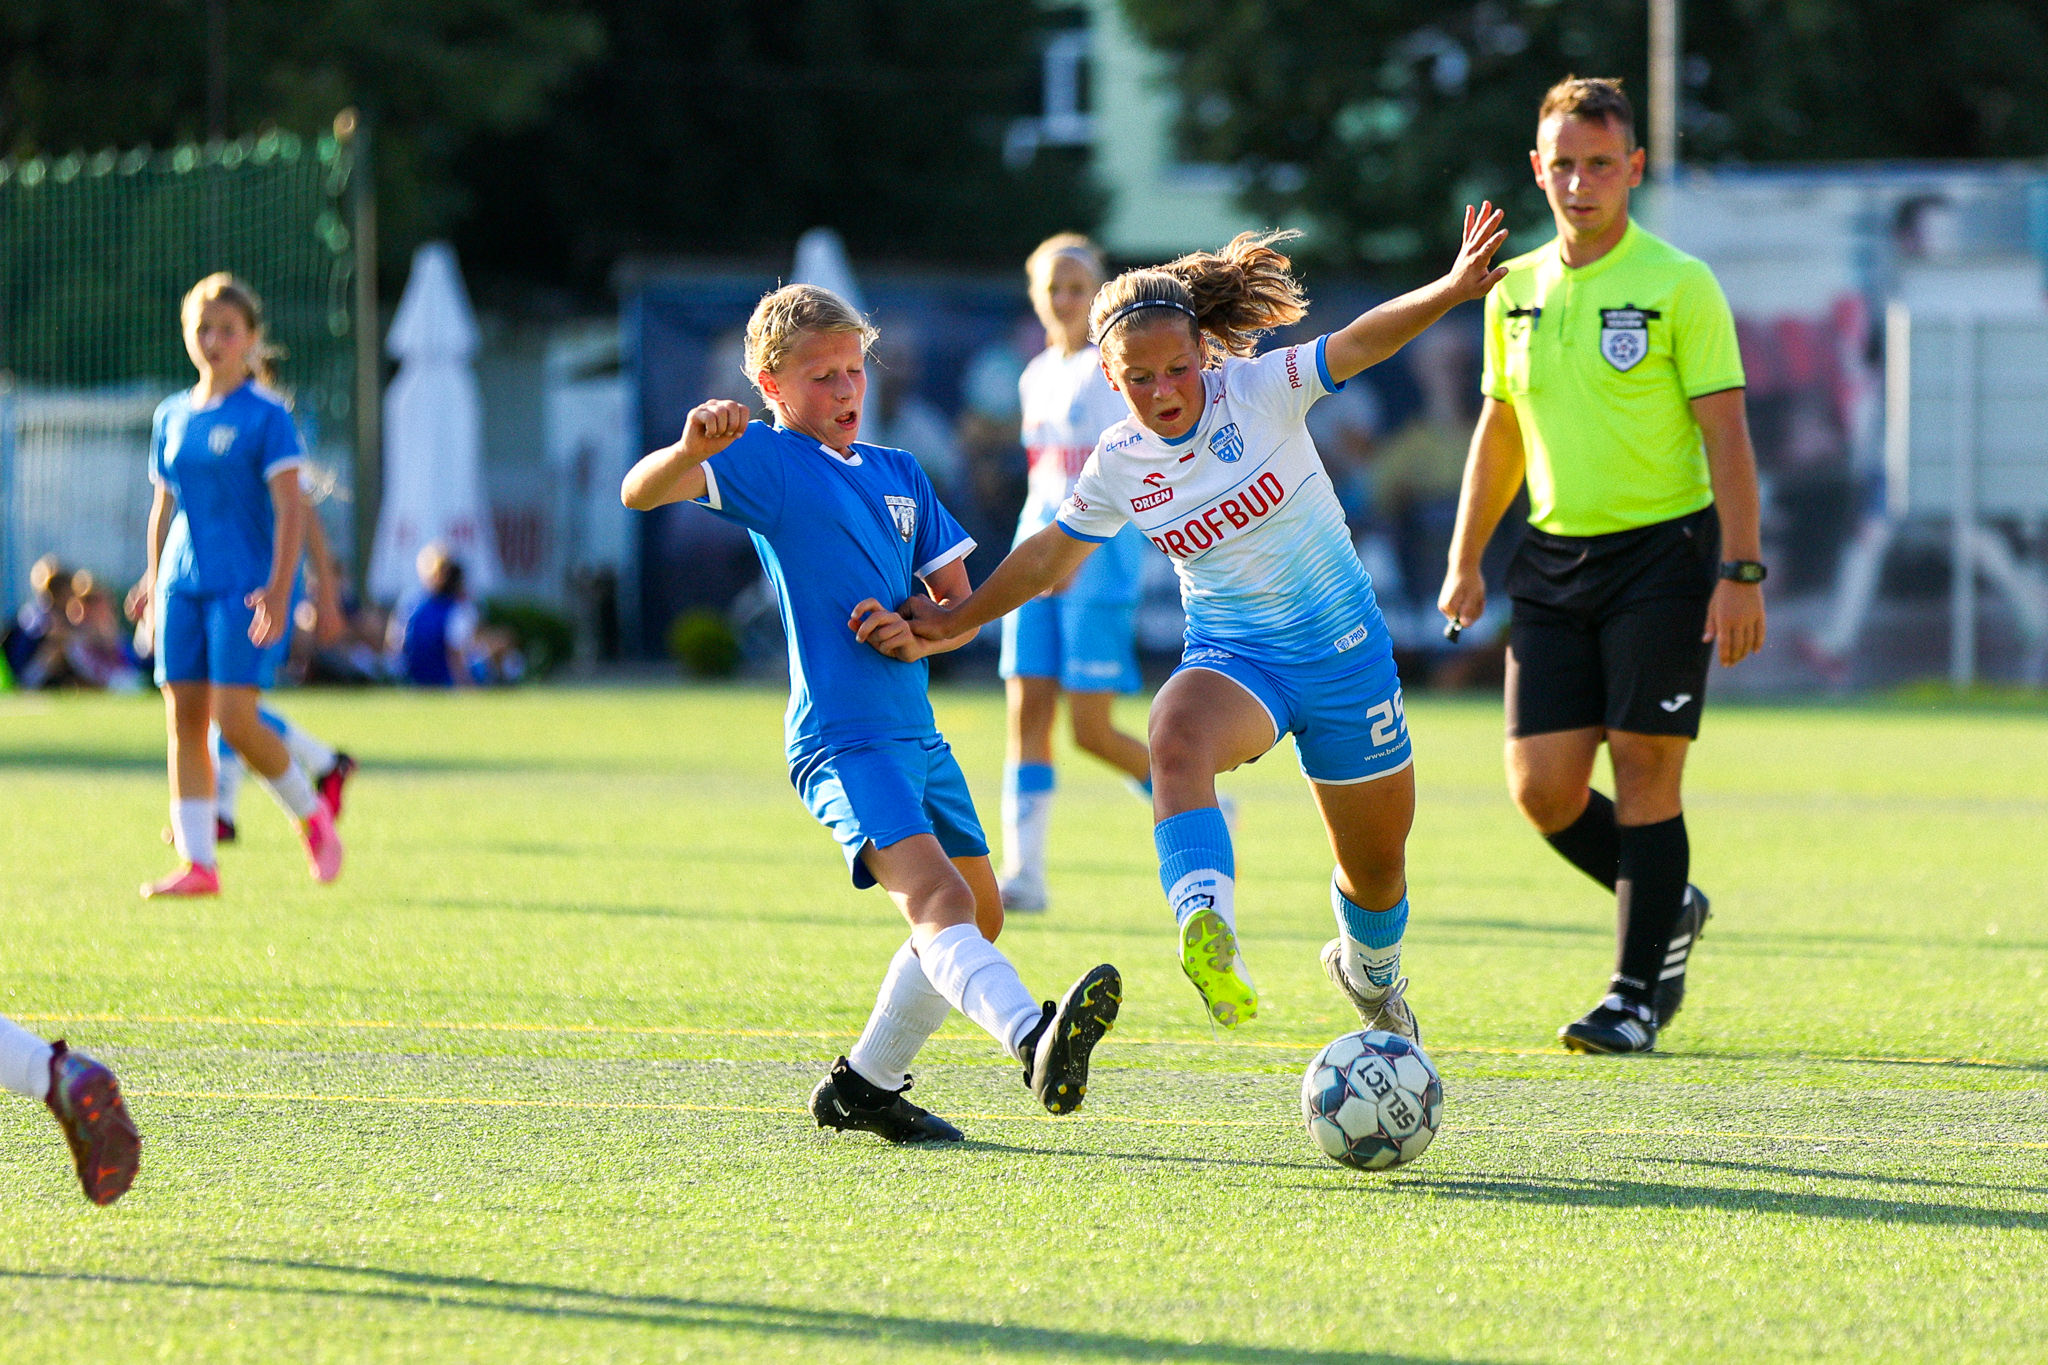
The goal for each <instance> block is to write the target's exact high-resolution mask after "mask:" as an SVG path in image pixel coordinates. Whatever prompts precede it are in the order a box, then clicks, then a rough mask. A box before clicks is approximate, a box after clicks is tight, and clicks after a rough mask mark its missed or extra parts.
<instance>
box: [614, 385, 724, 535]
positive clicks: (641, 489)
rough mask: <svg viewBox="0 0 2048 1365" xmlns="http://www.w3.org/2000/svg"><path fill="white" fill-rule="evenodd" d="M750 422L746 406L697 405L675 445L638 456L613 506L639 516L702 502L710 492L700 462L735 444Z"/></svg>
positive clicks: (721, 400)
mask: <svg viewBox="0 0 2048 1365" xmlns="http://www.w3.org/2000/svg"><path fill="white" fill-rule="evenodd" d="M752 420H753V413H752V411H751V410H750V409H748V407H747V405H746V404H744V403H735V402H733V401H732V400H731V399H729V398H714V399H712V400H711V401H710V402H708V403H699V404H698V405H697V406H696V407H694V408H691V409H690V415H689V417H688V418H687V419H686V420H685V421H684V422H683V434H682V438H681V439H680V440H678V441H677V442H676V443H675V444H674V445H671V446H663V447H662V448H661V449H660V450H656V451H653V452H651V453H649V454H647V455H644V456H642V457H641V459H640V462H639V463H638V464H636V465H634V466H633V467H632V468H631V469H629V470H627V471H626V480H625V482H624V483H623V484H621V485H620V486H619V500H620V501H621V502H623V503H625V504H626V506H628V507H630V508H632V509H633V510H634V511H636V512H645V511H648V510H650V509H652V508H656V507H665V506H667V505H668V504H669V503H672V502H688V501H690V500H691V499H692V498H701V497H703V496H704V495H705V493H707V492H709V491H710V488H711V485H710V483H709V481H707V480H706V479H705V477H704V462H705V461H706V460H708V459H710V458H711V457H712V456H713V455H716V454H717V453H718V452H719V451H721V450H724V449H725V448H726V447H727V446H729V445H731V444H732V443H733V442H734V441H736V440H738V439H739V438H740V434H741V433H742V432H744V431H745V430H746V429H747V423H748V422H750V421H752Z"/></svg>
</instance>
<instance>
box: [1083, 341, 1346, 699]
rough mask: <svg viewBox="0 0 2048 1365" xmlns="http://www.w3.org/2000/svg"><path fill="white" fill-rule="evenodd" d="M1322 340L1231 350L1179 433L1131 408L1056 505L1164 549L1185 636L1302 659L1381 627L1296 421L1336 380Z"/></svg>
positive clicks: (1093, 535) (1324, 477) (1093, 533)
mask: <svg viewBox="0 0 2048 1365" xmlns="http://www.w3.org/2000/svg"><path fill="white" fill-rule="evenodd" d="M1328 341H1329V338H1328V337H1318V338H1317V339H1316V340H1315V341H1314V342H1311V343H1309V344H1307V345H1302V346H1288V347H1285V348H1282V349H1278V350H1272V351H1268V352H1266V353H1265V354H1264V355H1261V356H1257V357H1255V358H1253V359H1251V360H1240V359H1237V358H1235V357H1232V358H1229V359H1226V360H1225V361H1224V362H1223V365H1222V367H1221V368H1219V369H1213V370H1208V371H1205V372H1204V373H1203V375H1202V383H1203V387H1204V389H1205V391H1206V392H1207V394H1208V402H1207V403H1206V404H1205V406H1204V408H1203V411H1202V416H1201V419H1200V420H1199V421H1198V422H1196V424H1195V427H1194V430H1193V431H1192V432H1190V433H1189V434H1188V435H1186V436H1183V437H1182V438H1181V439H1180V440H1178V441H1173V442H1169V441H1167V440H1166V439H1165V438H1163V437H1160V436H1157V435H1155V434H1153V433H1152V432H1151V431H1148V430H1146V428H1145V427H1144V426H1142V425H1141V424H1140V423H1139V422H1138V421H1137V419H1136V418H1133V417H1130V416H1128V415H1126V417H1125V418H1124V420H1122V421H1120V422H1118V423H1117V424H1116V425H1115V426H1113V427H1111V428H1110V429H1109V430H1108V431H1105V432H1104V433H1103V434H1102V440H1101V442H1100V443H1099V444H1097V446H1096V447H1095V452H1094V453H1093V454H1092V455H1090V456H1089V457H1088V461H1087V463H1086V464H1085V465H1084V466H1083V467H1082V470H1081V474H1080V477H1079V478H1078V479H1077V480H1076V481H1075V485H1074V491H1073V492H1072V493H1071V494H1069V495H1068V497H1067V501H1066V503H1065V504H1064V505H1063V506H1062V507H1061V508H1060V511H1059V524H1060V527H1061V528H1062V529H1063V530H1065V531H1066V532H1068V533H1069V534H1070V535H1073V536H1075V537H1077V538H1079V539H1082V540H1106V539H1108V538H1109V537H1110V536H1113V535H1115V534H1116V533H1117V532H1118V531H1119V530H1120V529H1122V527H1123V526H1124V525H1125V523H1130V524H1133V525H1135V526H1136V527H1137V528H1138V529H1139V530H1140V531H1141V532H1143V533H1144V535H1145V537H1146V538H1147V539H1148V540H1150V541H1151V542H1152V543H1153V544H1154V545H1156V546H1158V547H1159V548H1160V549H1161V550H1163V551H1165V553H1166V554H1167V556H1168V557H1169V558H1171V559H1172V560H1173V567H1174V572H1175V573H1177V574H1178V575H1179V576H1180V587H1181V603H1182V606H1183V607H1184V608H1185V610H1186V612H1187V641H1188V644H1189V646H1190V647H1195V646H1199V645H1214V646H1218V647H1221V648H1224V649H1228V650H1230V651H1231V652H1232V653H1234V654H1238V655H1241V656H1243V657H1246V658H1251V659H1255V660H1257V659H1265V660H1271V661H1273V662H1276V663H1307V662H1312V661H1315V660H1318V659H1327V658H1329V657H1331V656H1332V655H1335V654H1339V653H1342V652H1344V651H1346V650H1351V649H1356V648H1357V647H1358V646H1360V645H1362V644H1364V643H1365V642H1366V641H1367V640H1368V639H1372V638H1373V637H1374V636H1378V637H1379V643H1380V644H1381V645H1384V644H1385V643H1386V640H1385V633H1386V625H1385V623H1384V622H1383V621H1382V619H1381V617H1380V610H1379V604H1378V602H1376V601H1375V600H1374V598H1373V592H1372V580H1371V579H1370V578H1369V577H1367V575H1366V572H1365V569H1364V567H1363V566H1362V565H1360V564H1359V562H1358V555H1357V553H1356V552H1355V551H1354V550H1353V549H1352V548H1351V535H1350V532H1349V531H1348V530H1347V529H1346V528H1345V525H1344V511H1343V508H1342V507H1341V506H1339V505H1338V502H1337V495H1336V493H1335V491H1334V490H1332V488H1331V487H1330V476H1329V475H1328V474H1327V473H1325V472H1324V470H1323V462H1322V458H1321V457H1320V456H1319V455H1317V454H1316V447H1315V442H1314V441H1313V440H1312V439H1310V437H1309V434H1308V428H1307V426H1306V425H1305V424H1304V418H1305V417H1306V416H1307V414H1308V410H1309V408H1310V407H1311V406H1312V405H1313V404H1314V403H1315V401H1316V400H1317V399H1319V398H1322V397H1324V396H1326V395H1327V394H1330V393H1334V392H1335V391H1336V390H1337V389H1338V388H1340V387H1342V386H1341V385H1338V384H1334V383H1332V382H1331V379H1330V371H1329V366H1328V364H1327V363H1326V361H1325V359H1324V354H1323V351H1324V347H1325V345H1326V344H1327V343H1328Z"/></svg>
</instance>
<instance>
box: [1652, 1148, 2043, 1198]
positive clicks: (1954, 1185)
mask: <svg viewBox="0 0 2048 1365" xmlns="http://www.w3.org/2000/svg"><path fill="white" fill-rule="evenodd" d="M1899 1145H1900V1146H1901V1147H1910V1146H1911V1145H1912V1144H1911V1143H1910V1142H1907V1141H1901V1143H1900V1144H1899ZM1645 1159H1646V1160H1649V1161H1655V1162H1658V1163H1659V1164H1662V1165H1670V1166H1702V1167H1705V1168H1707V1169H1709V1170H1718V1171H1743V1172H1747V1173H1749V1174H1753V1175H1755V1174H1762V1175H1789V1176H1797V1177H1799V1178H1800V1179H1804V1180H1846V1181H1848V1182H1850V1183H1851V1184H1856V1185H1918V1186H1923V1187H1925V1188H1928V1189H1942V1190H1983V1191H1986V1192H1989V1193H2000V1194H2037V1195H2042V1196H2048V1185H1989V1184H1985V1183H1984V1182H1982V1181H1977V1180H1932V1179H1929V1178H1928V1177H1926V1176H1920V1175H1878V1174H1875V1173H1871V1172H1865V1171H1830V1170H1822V1169H1818V1168H1815V1167H1809V1166H1773V1165H1770V1164H1768V1163H1766V1162H1760V1161H1713V1160H1710V1159H1708V1158H1706V1157H1677V1156H1663V1157H1647V1158H1645Z"/></svg>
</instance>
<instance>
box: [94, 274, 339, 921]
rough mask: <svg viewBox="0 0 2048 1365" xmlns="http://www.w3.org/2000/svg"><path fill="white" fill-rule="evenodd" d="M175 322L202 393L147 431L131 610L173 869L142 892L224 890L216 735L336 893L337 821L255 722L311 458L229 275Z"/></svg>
mask: <svg viewBox="0 0 2048 1365" xmlns="http://www.w3.org/2000/svg"><path fill="white" fill-rule="evenodd" d="M179 316H180V319H181V321H182V322H183V325H184V333H185V353H186V354H187V355H189V356H190V357H191V358H192V364H193V365H194V366H195V367H196V368H197V369H198V371H199V382H198V383H197V384H195V385H194V386H193V387H192V388H191V389H189V390H187V391H185V392H183V393H176V394H173V395H171V397H169V398H166V399H165V400H164V401H163V403H162V404H161V405H160V406H159V407H158V408H157V410H156V416H155V418H154V420H153V422H152V424H151V428H150V448H149V477H150V481H151V482H152V483H153V484H155V485H156V497H155V501H154V502H153V503H152V504H151V506H150V510H149V543H148V549H149V568H148V571H147V572H146V573H145V574H144V575H143V578H142V581H141V582H140V583H138V584H136V585H135V590H134V591H133V592H132V593H131V594H130V595H129V610H130V612H131V613H133V614H134V615H135V617H136V619H137V620H138V621H142V622H145V623H146V624H147V625H148V626H149V627H150V628H151V629H152V630H153V632H154V635H155V639H156V681H157V685H158V686H159V687H160V688H162V689H163V694H164V702H165V706H166V709H167V713H168V721H169V730H170V776H171V834H172V842H173V843H174V844H175V845H176V846H177V850H178V856H179V858H180V860H181V862H182V866H181V867H180V868H179V869H178V870H177V871H176V872H173V873H172V874H171V875H169V876H167V877H165V878H163V879H162V880H161V881H157V882H153V883H151V884H149V885H146V886H144V887H143V888H142V894H143V895H145V896H203V895H212V894H214V893H215V892H217V891H219V890H220V873H219V870H218V868H217V866H216V863H215V855H214V837H215V823H214V822H215V815H216V806H215V789H214V767H213V757H212V754H211V753H210V752H209V749H210V746H209V745H208V743H207V728H208V726H209V725H210V724H213V723H218V724H219V726H220V733H221V735H222V736H223V737H224V738H225V739H226V740H227V742H228V744H229V745H231V746H232V747H233V748H234V750H235V752H236V753H238V754H240V755H241V756H242V757H243V758H244V759H245V760H247V762H248V765H249V768H250V770H251V771H252V772H254V773H255V774H256V775H257V776H258V777H260V778H261V779H262V780H263V781H264V783H265V784H266V785H268V786H269V788H270V790H271V793H272V795H274V796H275V797H276V798H277V801H278V804H279V805H281V806H283V807H284V809H285V811H286V812H287V813H288V814H289V815H290V816H291V817H292V819H293V820H294V821H295V822H297V824H298V826H299V829H300V833H301V834H302V836H303V837H304V839H305V843H306V854H307V859H308V861H309V862H310V863H311V865H312V870H313V876H314V878H315V879H316V880H318V881H322V882H331V881H333V880H334V879H335V877H337V876H339V875H340V873H341V856H342V851H341V840H340V839H339V838H338V837H337V836H336V834H335V832H334V816H333V812H332V811H331V810H329V809H328V807H327V806H326V804H325V803H324V802H322V801H321V799H320V797H319V796H318V795H317V794H316V793H315V792H314V790H313V784H312V780H311V779H310V778H309V777H308V776H307V774H306V772H305V770H304V769H303V768H301V767H300V766H299V765H298V764H297V763H296V762H295V761H294V760H293V758H292V755H291V752H290V750H289V749H287V748H286V746H285V743H284V741H283V740H282V739H280V738H279V737H278V735H277V734H276V732H274V731H273V730H271V729H270V728H269V727H268V726H266V725H265V724H264V723H263V721H262V720H261V718H260V717H259V716H258V714H257V702H258V699H259V697H260V695H261V692H262V689H263V688H265V687H268V686H269V685H270V682H271V679H272V677H273V676H274V675H275V674H276V671H277V665H278V663H279V661H280V658H281V656H282V654H283V651H284V648H285V637H286V634H287V632H288V630H289V627H290V623H291V600H292V589H293V586H294V584H295V582H296V580H297V577H298V570H299V552H300V549H301V547H302V544H303V541H304V538H305V526H306V517H307V508H306V499H305V495H304V494H303V493H302V492H301V491H300V488H299V466H300V465H301V464H302V463H303V462H304V459H305V448H304V446H303V445H302V444H301V442H300V440H299V434H298V430H297V428H296V427H294V426H293V425H292V419H291V413H290V412H289V411H288V410H287V409H286V407H285V404H284V400H283V399H281V398H280V397H279V396H278V395H277V394H276V393H275V392H274V391H272V390H271V389H270V388H269V387H267V385H266V383H264V382H259V381H264V380H267V379H268V377H269V375H268V368H267V365H266V364H265V349H264V344H263V321H262V318H263V315H262V311H261V308H260V305H259V304H258V303H257V300H256V296H255V294H254V293H253V292H251V291H250V289H249V288H248V287H247V286H246V285H244V284H242V283H241V282H240V281H238V280H236V279H235V278H234V277H233V276H232V275H226V274H217V275H209V276H207V277H206V278H205V279H203V280H201V281H200V282H199V283H198V284H196V285H194V286H192V290H191V292H190V293H188V294H186V295H185V301H184V304H183V306H182V307H181V309H180V310H179Z"/></svg>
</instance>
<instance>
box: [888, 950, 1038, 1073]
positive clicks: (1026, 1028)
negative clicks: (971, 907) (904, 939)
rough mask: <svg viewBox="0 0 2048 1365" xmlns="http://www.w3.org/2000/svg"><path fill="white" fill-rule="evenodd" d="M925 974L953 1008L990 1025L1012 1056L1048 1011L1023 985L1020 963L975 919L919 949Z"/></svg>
mask: <svg viewBox="0 0 2048 1365" xmlns="http://www.w3.org/2000/svg"><path fill="white" fill-rule="evenodd" d="M917 957H918V961H920V962H922V963H923V964H924V974H925V976H927V977H928V978H930V980H931V983H932V985H933V986H934V987H935V988H937V990H938V992H939V994H940V995H943V996H945V997H946V1000H947V1002H948V1003H949V1004H951V1005H952V1006H953V1008H954V1009H956V1010H959V1011H960V1012H961V1013H962V1014H964V1015H966V1016H967V1017H968V1018H969V1019H972V1020H973V1021H974V1022H975V1023H977V1024H979V1025H981V1026H982V1028H984V1029H986V1030H987V1031H988V1035H989V1037H991V1038H993V1039H995V1040H996V1041H997V1042H998V1043H1001V1044H1002V1045H1003V1048H1004V1050H1005V1051H1007V1052H1008V1053H1009V1054H1010V1055H1011V1056H1012V1057H1016V1056H1018V1052H1017V1046H1018V1044H1019V1043H1021V1042H1022V1041H1023V1039H1024V1035H1025V1034H1027V1033H1029V1032H1030V1031H1031V1030H1032V1029H1033V1028H1035V1027H1037V1024H1038V1021H1039V1020H1040V1019H1041V1018H1043V1017H1044V1014H1045V1011H1044V1009H1043V1008H1042V1007H1041V1006H1040V1005H1039V1003H1038V1002H1037V1001H1036V1000H1034V999H1032V998H1031V992H1030V991H1027V990H1025V989H1024V982H1023V981H1022V979H1020V978H1019V977H1018V975H1017V969H1016V968H1015V967H1013V966H1011V965H1010V959H1008V958H1006V957H1004V956H1003V955H1002V952H1001V951H1000V950H999V949H998V948H997V947H996V945H995V944H993V943H990V942H989V941H988V940H987V939H985V938H983V937H982V936H981V930H979V929H977V928H975V927H974V926H973V925H971V924H956V925H954V926H953V927H952V928H950V929H941V930H940V931H939V932H938V933H936V934H934V935H932V937H931V940H930V941H929V942H927V943H926V944H925V945H924V947H923V948H922V949H920V950H919V951H918V954H917Z"/></svg>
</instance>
